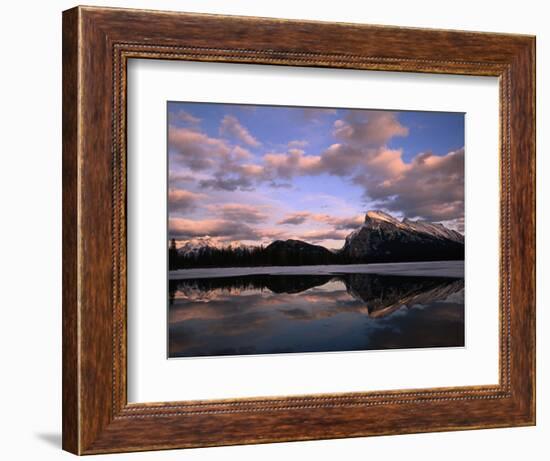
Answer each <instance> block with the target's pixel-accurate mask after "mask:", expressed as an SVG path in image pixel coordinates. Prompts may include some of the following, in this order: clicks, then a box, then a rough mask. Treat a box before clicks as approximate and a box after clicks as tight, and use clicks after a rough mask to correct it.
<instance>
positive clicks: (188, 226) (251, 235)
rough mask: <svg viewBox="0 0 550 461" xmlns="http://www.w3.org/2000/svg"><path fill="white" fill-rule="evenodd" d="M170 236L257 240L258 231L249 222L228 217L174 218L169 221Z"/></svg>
mask: <svg viewBox="0 0 550 461" xmlns="http://www.w3.org/2000/svg"><path fill="white" fill-rule="evenodd" d="M168 228H169V234H170V238H175V239H178V240H185V239H191V238H194V237H204V236H207V235H208V236H210V237H226V238H227V240H257V239H259V238H261V235H260V234H259V233H258V231H257V230H256V229H254V228H252V227H251V226H249V225H248V224H245V223H242V222H234V221H229V220H226V219H203V220H192V219H184V218H172V219H170V220H169V222H168Z"/></svg>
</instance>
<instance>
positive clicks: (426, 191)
mask: <svg viewBox="0 0 550 461" xmlns="http://www.w3.org/2000/svg"><path fill="white" fill-rule="evenodd" d="M379 156H380V157H381V158H382V159H385V163H383V162H382V161H380V164H379V163H378V158H376V157H375V158H373V159H372V160H371V164H372V165H373V168H372V169H371V170H369V169H366V170H365V171H364V172H362V173H361V174H358V175H357V176H355V178H354V179H353V181H354V182H355V183H356V184H358V185H361V186H362V187H363V188H364V196H365V198H367V199H369V200H371V201H374V202H376V204H377V206H380V207H383V208H386V209H387V210H388V211H390V212H398V213H402V214H403V215H404V216H405V217H408V218H416V217H419V218H422V219H426V220H429V221H445V220H454V219H459V218H463V217H464V149H459V150H456V151H452V152H449V153H448V154H446V155H443V156H438V155H434V154H432V153H421V154H418V155H417V156H416V157H414V158H413V160H412V162H410V163H403V161H402V159H401V158H400V156H399V158H396V157H395V156H394V155H391V156H389V157H388V158H386V157H387V154H386V153H385V151H381V152H380V154H379ZM391 159H393V160H392V161H390V160H391ZM377 167H379V168H377Z"/></svg>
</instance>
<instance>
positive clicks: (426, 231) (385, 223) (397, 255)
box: [340, 210, 464, 263]
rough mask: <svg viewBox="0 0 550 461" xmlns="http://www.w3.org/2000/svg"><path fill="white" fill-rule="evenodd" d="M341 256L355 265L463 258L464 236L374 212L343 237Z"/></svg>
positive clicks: (434, 226) (443, 227)
mask: <svg viewBox="0 0 550 461" xmlns="http://www.w3.org/2000/svg"><path fill="white" fill-rule="evenodd" d="M340 254H341V255H342V257H343V258H344V259H345V260H348V261H353V262H357V263H367V262H369V263H372V262H397V261H433V260H447V259H464V236H463V235H462V234H460V233H459V232H457V231H454V230H452V229H448V228H447V227H445V226H444V225H443V224H435V223H430V222H427V221H411V220H409V219H404V220H403V221H399V220H398V219H396V218H394V217H393V216H391V215H389V214H387V213H384V212H383V211H378V210H375V211H369V212H367V214H366V216H365V222H364V223H363V224H362V225H361V227H360V228H359V229H356V230H355V231H353V232H352V233H351V234H349V235H348V236H347V237H346V241H345V244H344V246H343V248H342V249H341V250H340Z"/></svg>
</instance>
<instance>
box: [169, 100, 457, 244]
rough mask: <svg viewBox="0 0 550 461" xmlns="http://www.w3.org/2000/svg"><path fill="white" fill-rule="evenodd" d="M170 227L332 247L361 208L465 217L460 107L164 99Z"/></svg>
mask: <svg viewBox="0 0 550 461" xmlns="http://www.w3.org/2000/svg"><path fill="white" fill-rule="evenodd" d="M168 124H169V127H168V132H169V134H168V136H169V139H168V155H169V173H170V175H169V178H170V179H169V220H170V235H171V236H173V237H174V238H176V239H177V240H178V241H179V242H180V243H181V242H183V241H185V240H189V239H192V238H196V237H202V236H206V235H208V236H210V237H212V238H215V239H219V240H220V241H221V242H223V243H229V242H232V241H242V242H245V243H249V244H260V243H269V242H270V241H272V240H274V239H276V238H283V239H284V238H299V239H302V240H305V241H309V242H311V243H318V244H323V245H325V246H327V247H330V248H339V247H341V246H342V244H343V240H344V238H345V235H347V234H348V233H349V232H351V231H352V230H353V229H354V228H356V227H357V226H358V225H360V222H361V221H362V219H363V217H364V214H365V212H366V211H368V210H369V209H383V210H385V211H387V212H389V213H391V214H392V215H394V216H396V217H398V218H404V217H408V218H410V219H425V220H430V221H436V222H443V223H445V224H446V225H448V226H449V227H453V228H455V229H458V230H462V229H463V219H464V114H462V113H439V112H413V111H380V110H376V111H373V110H357V109H341V108H340V109H332V108H304V107H283V106H280V107H278V106H249V105H234V104H212V103H187V102H169V103H168Z"/></svg>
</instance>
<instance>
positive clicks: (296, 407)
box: [63, 7, 535, 454]
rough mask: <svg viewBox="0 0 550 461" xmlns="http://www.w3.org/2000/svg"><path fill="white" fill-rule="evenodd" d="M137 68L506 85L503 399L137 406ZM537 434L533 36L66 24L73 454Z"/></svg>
mask: <svg viewBox="0 0 550 461" xmlns="http://www.w3.org/2000/svg"><path fill="white" fill-rule="evenodd" d="M131 58H148V59H172V60H192V61H222V62H233V63H254V64H278V65H285V66H317V67H338V68H349V69H370V70H386V71H388V70H391V71H408V72H429V73H446V74H462V75H490V76H497V77H499V80H500V137H501V140H500V141H501V142H500V160H501V163H500V164H501V171H500V175H501V202H500V216H501V218H500V219H501V237H500V238H501V242H500V243H501V261H500V267H501V275H500V313H501V315H500V382H499V384H498V385H496V386H485V387H484V386H476V387H452V388H445V389H439V388H438V389H418V390H414V391H410V390H409V391H392V392H386V391H384V392H366V393H346V394H331V395H311V396H308V395H305V396H297V397H270V398H261V399H256V398H250V399H235V400H221V401H220V400H213V401H192V402H163V403H154V404H129V403H128V402H127V399H126V322H125V318H126V303H125V300H126V266H125V264H126V239H125V235H126V221H125V203H126V201H125V200H126V196H125V194H126V176H125V175H126V170H125V161H126V160H125V159H126V150H125V142H126V126H125V123H126V113H125V110H126V64H127V62H128V59H131ZM534 423H535V38H534V37H531V36H519V35H506V34H488V33H477V32H476V33H474V32H457V31H443V30H421V29H408V28H398V27H384V26H371V25H356V24H333V23H320V22H309V21H287V20H279V19H265V18H249V17H223V16H214V15H199V14H186V13H172V12H159V11H139V10H124V9H110V8H93V7H77V8H73V9H71V10H68V11H65V12H64V13H63V448H64V449H65V450H68V451H70V452H73V453H77V454H91V453H106V452H122V451H137V450H154V449H167V448H181V447H200V446H212V445H232V444H243V443H264V442H276V441H288V440H309V439H325V438H335V437H357V436H368V435H381V434H401V433H411V432H429V431H442V430H462V429H476V428H489V427H505V426H524V425H533V424H534Z"/></svg>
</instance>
